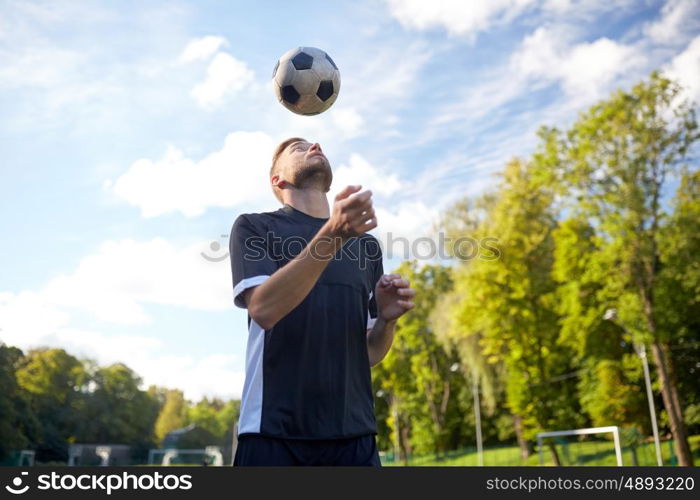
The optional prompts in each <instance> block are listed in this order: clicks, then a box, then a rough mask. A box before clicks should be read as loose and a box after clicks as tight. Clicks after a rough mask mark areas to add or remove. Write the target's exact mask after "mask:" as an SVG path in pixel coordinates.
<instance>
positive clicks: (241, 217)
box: [233, 209, 280, 228]
mask: <svg viewBox="0 0 700 500" xmlns="http://www.w3.org/2000/svg"><path fill="white" fill-rule="evenodd" d="M279 217H280V210H279V209H278V210H271V211H269V212H249V213H242V214H238V216H237V217H236V219H235V220H234V221H233V227H234V228H235V227H236V226H239V225H241V224H247V225H253V226H259V225H266V224H267V223H269V222H270V221H271V220H273V219H278V218H279Z"/></svg>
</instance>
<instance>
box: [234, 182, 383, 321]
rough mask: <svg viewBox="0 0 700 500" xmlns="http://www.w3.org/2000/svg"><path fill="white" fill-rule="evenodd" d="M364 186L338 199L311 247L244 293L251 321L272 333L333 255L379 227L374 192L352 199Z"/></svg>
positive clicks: (348, 190) (350, 190)
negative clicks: (374, 205)
mask: <svg viewBox="0 0 700 500" xmlns="http://www.w3.org/2000/svg"><path fill="white" fill-rule="evenodd" d="M360 187H361V186H348V187H347V188H345V189H344V190H343V191H341V192H340V193H339V194H338V195H337V196H336V198H335V203H334V204H333V213H332V215H331V217H330V218H329V219H328V221H327V222H326V223H325V224H324V225H323V227H321V229H320V230H319V231H318V233H317V234H316V236H314V238H313V239H312V240H311V241H310V242H309V244H308V245H307V246H306V247H305V248H304V249H303V250H302V251H301V252H300V253H299V255H297V256H296V257H295V258H294V259H292V260H291V261H289V262H288V263H287V264H286V265H284V266H282V267H281V268H280V269H278V270H277V271H275V272H274V273H273V274H272V276H270V277H269V278H268V279H266V280H265V281H264V282H263V283H262V284H261V285H258V286H256V287H254V288H249V289H247V290H246V291H245V292H244V293H243V297H244V299H245V302H246V306H247V307H248V314H249V315H250V317H251V318H252V319H253V320H254V321H255V322H256V323H257V324H258V325H260V326H261V327H262V328H264V329H265V330H268V329H270V328H272V327H273V326H274V325H275V324H277V322H278V321H279V320H281V319H282V318H284V317H285V316H286V315H287V314H289V312H290V311H292V310H293V309H294V308H295V307H297V306H298V305H299V304H300V303H301V301H302V300H304V298H305V297H306V296H307V295H308V294H309V292H310V291H311V289H312V288H313V286H314V285H315V284H316V282H317V281H318V278H319V277H320V276H321V274H322V273H323V270H324V269H325V268H326V266H327V265H328V262H329V261H330V260H331V259H332V258H333V255H334V254H335V253H336V252H337V251H338V250H340V248H342V246H343V245H344V244H345V243H346V242H347V241H348V240H349V239H350V238H353V237H355V236H358V235H360V234H362V233H364V232H366V231H369V230H370V229H373V228H375V227H376V226H377V221H376V218H375V216H374V209H373V208H372V201H371V196H372V192H371V191H365V192H363V193H360V194H358V195H357V196H355V197H353V198H348V196H350V195H351V194H352V193H354V192H356V191H358V190H359V189H360Z"/></svg>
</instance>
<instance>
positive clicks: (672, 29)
mask: <svg viewBox="0 0 700 500" xmlns="http://www.w3.org/2000/svg"><path fill="white" fill-rule="evenodd" d="M698 30H700V3H699V2H698V1H697V0H668V1H667V2H666V4H664V6H663V8H662V9H661V17H660V18H659V19H658V20H656V21H654V22H652V23H649V24H647V25H646V26H645V28H644V33H645V34H646V35H647V36H649V38H651V39H652V40H653V41H654V42H658V43H671V44H677V43H679V42H681V43H682V42H684V41H685V40H686V37H687V35H689V34H694V33H697V32H698Z"/></svg>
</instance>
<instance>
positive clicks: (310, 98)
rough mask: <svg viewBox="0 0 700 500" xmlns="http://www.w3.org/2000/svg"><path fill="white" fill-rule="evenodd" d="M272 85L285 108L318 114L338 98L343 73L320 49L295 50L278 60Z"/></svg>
mask: <svg viewBox="0 0 700 500" xmlns="http://www.w3.org/2000/svg"><path fill="white" fill-rule="evenodd" d="M272 83H273V87H274V90H275V95H276V96H277V100H278V101H279V102H280V103H281V104H282V105H283V106H284V107H285V108H287V109H288V110H290V111H293V112H294V113H297V114H300V115H317V114H319V113H323V112H324V111H325V110H327V109H328V108H330V107H331V106H332V105H333V103H334V102H335V100H336V99H337V98H338V92H339V91H340V71H338V66H336V65H335V63H334V62H333V59H331V57H330V56H329V55H328V54H326V53H325V52H324V51H322V50H321V49H316V48H314V47H296V48H294V49H292V50H290V51H288V52H286V53H285V54H284V55H283V56H282V57H280V59H279V61H277V64H276V65H275V69H274V70H273V71H272Z"/></svg>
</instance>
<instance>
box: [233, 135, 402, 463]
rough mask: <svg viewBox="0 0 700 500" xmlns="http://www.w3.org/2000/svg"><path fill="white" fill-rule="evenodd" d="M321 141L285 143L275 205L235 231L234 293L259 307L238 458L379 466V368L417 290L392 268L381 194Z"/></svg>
mask: <svg viewBox="0 0 700 500" xmlns="http://www.w3.org/2000/svg"><path fill="white" fill-rule="evenodd" d="M332 179H333V173H332V170H331V167H330V164H329V162H328V159H327V158H326V156H325V155H324V154H323V151H322V150H321V146H319V145H318V143H310V142H308V141H306V140H305V139H301V138H298V137H295V138H291V139H287V140H286V141H284V142H282V143H281V144H280V145H279V146H278V147H277V148H276V150H275V152H274V155H273V159H272V168H271V170H270V184H271V187H272V190H273V193H274V194H275V196H276V197H277V199H278V200H279V201H280V202H281V203H282V208H280V209H279V210H276V211H274V212H265V213H259V214H242V215H240V216H239V217H238V218H237V219H236V221H235V223H234V225H233V229H232V231H231V239H230V242H229V245H230V255H231V269H232V274H233V286H234V288H233V295H234V302H235V304H236V305H237V306H239V307H243V308H247V309H248V345H247V348H246V376H245V383H244V386H243V395H242V398H241V415H240V419H239V422H238V447H237V449H236V456H235V459H234V465H239V466H244V465H245V466H259V465H274V466H287V465H358V466H380V465H381V464H380V462H379V455H378V452H377V446H376V439H375V435H376V433H377V429H376V421H375V417H374V402H373V397H372V396H373V395H372V384H371V378H370V367H371V366H374V365H376V364H377V363H379V362H380V361H381V360H382V359H383V358H384V356H385V355H386V353H387V352H388V351H389V348H390V347H391V344H392V341H393V337H394V327H395V325H396V320H397V319H398V318H399V317H400V316H401V315H402V314H404V313H405V312H406V311H408V310H410V309H411V308H412V307H413V305H414V304H413V301H412V300H413V297H414V296H415V291H414V290H413V289H411V288H410V287H409V283H408V281H407V280H406V279H403V278H402V277H401V276H399V275H397V274H383V266H382V255H381V248H380V246H379V243H378V241H377V240H376V238H374V237H373V236H371V235H369V234H366V233H367V231H369V230H371V229H373V228H375V227H377V218H376V215H375V213H374V209H373V208H372V192H371V191H369V190H367V191H363V192H358V191H359V190H360V189H361V186H347V187H346V188H345V189H343V190H342V191H341V192H340V193H338V195H337V196H336V197H335V200H334V202H333V206H332V207H329V204H328V199H327V195H326V193H328V191H329V189H330V186H331V182H332Z"/></svg>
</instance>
